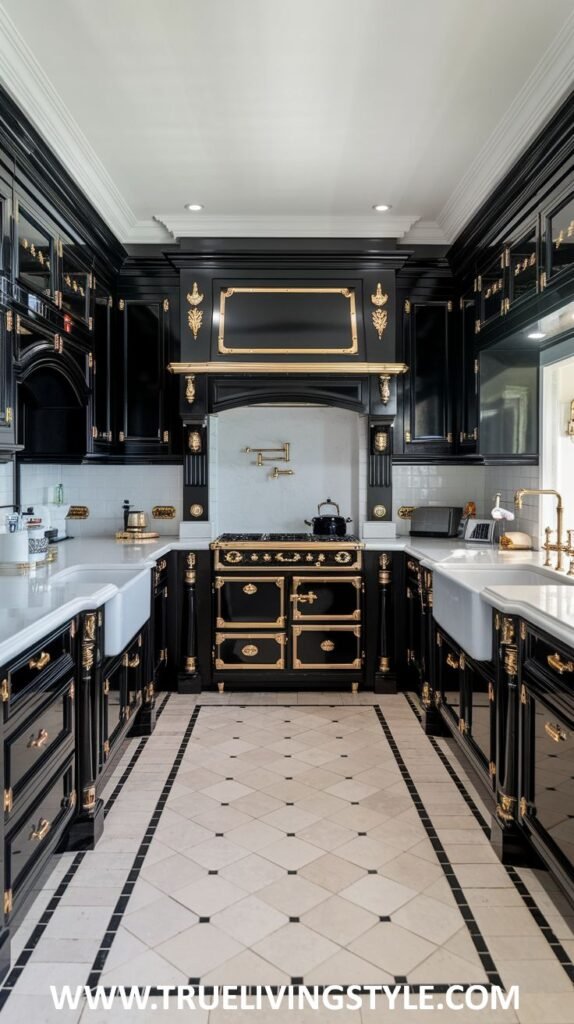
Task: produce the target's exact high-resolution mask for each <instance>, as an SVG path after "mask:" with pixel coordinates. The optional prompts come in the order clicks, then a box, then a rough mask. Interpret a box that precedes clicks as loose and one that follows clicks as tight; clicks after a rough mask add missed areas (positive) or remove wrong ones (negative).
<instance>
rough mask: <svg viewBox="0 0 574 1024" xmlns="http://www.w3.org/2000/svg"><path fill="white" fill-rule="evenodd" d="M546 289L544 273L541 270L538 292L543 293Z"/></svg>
mask: <svg viewBox="0 0 574 1024" xmlns="http://www.w3.org/2000/svg"><path fill="white" fill-rule="evenodd" d="M545 288H546V271H545V270H543V271H542V273H541V275H540V291H541V292H543V291H544V289H545Z"/></svg>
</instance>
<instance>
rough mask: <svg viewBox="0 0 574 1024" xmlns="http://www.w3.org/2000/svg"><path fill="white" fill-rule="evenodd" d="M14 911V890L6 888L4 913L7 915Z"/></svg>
mask: <svg viewBox="0 0 574 1024" xmlns="http://www.w3.org/2000/svg"><path fill="white" fill-rule="evenodd" d="M11 913H12V890H11V889H4V914H5V916H6V917H7V916H8V914H11Z"/></svg>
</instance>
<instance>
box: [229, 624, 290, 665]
mask: <svg viewBox="0 0 574 1024" xmlns="http://www.w3.org/2000/svg"><path fill="white" fill-rule="evenodd" d="M285 641H286V637H285V633H216V634H215V668H216V670H217V671H221V670H222V669H224V670H225V671H227V670H228V669H232V670H233V669H252V670H257V669H283V668H285Z"/></svg>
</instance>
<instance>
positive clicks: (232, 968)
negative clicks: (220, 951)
mask: <svg viewBox="0 0 574 1024" xmlns="http://www.w3.org/2000/svg"><path fill="white" fill-rule="evenodd" d="M202 980H203V984H204V985H249V986H251V985H289V983H290V981H291V979H290V977H289V975H288V974H286V973H285V971H280V970H279V968H278V967H276V966H275V964H271V963H269V961H268V960H264V959H263V957H261V956H257V954H256V953H253V951H252V950H250V949H246V950H244V951H243V952H242V953H239V954H238V955H237V956H234V957H232V958H231V960H226V961H225V963H223V964H220V965H219V967H214V969H213V970H212V971H209V972H208V973H207V974H206V975H205V977H204V978H203V979H202ZM229 1012H231V1011H228V1013H227V1017H228V1016H229ZM233 1012H234V1015H235V1011H233ZM213 1016H214V1015H213V1014H211V1018H213ZM252 1016H253V1014H252ZM234 1019H236V1018H235V1016H234ZM256 1019H257V1021H259V1020H260V1016H259V1012H258V1011H257V1012H256ZM193 1020H194V1024H195V1011H194V1013H193Z"/></svg>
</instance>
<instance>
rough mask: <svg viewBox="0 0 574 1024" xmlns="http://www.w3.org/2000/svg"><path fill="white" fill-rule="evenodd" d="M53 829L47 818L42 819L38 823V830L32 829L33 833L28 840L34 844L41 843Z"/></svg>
mask: <svg viewBox="0 0 574 1024" xmlns="http://www.w3.org/2000/svg"><path fill="white" fill-rule="evenodd" d="M51 827H52V826H51V824H50V822H49V821H48V819H47V818H40V821H39V822H38V828H32V831H31V832H30V835H29V837H28V838H29V839H31V840H32V842H34V843H41V842H42V839H45V838H46V836H47V835H48V832H49V831H50V829H51Z"/></svg>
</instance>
